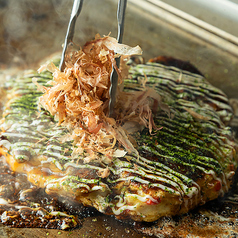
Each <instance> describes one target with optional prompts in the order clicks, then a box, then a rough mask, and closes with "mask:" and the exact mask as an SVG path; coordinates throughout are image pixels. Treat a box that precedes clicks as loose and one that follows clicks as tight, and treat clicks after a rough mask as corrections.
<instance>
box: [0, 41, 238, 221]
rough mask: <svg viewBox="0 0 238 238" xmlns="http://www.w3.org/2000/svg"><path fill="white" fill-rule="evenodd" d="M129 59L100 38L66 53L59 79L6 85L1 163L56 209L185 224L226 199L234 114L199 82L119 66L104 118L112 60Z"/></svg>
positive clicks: (177, 72)
mask: <svg viewBox="0 0 238 238" xmlns="http://www.w3.org/2000/svg"><path fill="white" fill-rule="evenodd" d="M135 53H139V51H138V48H137V49H135V48H128V47H126V46H124V45H120V44H118V43H117V42H115V40H114V39H112V38H110V37H104V38H98V39H96V40H94V41H92V42H89V43H87V44H86V45H85V46H84V48H83V49H82V50H80V51H78V52H74V53H71V54H70V55H69V56H68V61H67V62H66V68H65V70H64V72H60V71H59V70H58V68H57V67H56V66H54V64H53V63H49V64H47V65H46V66H43V67H42V68H41V71H42V70H43V69H45V70H44V71H43V72H40V73H37V72H33V71H31V72H29V71H28V72H27V73H25V75H24V76H23V77H18V78H16V79H14V80H9V81H7V82H6V90H7V97H8V101H7V103H6V104H5V107H4V110H3V118H2V120H1V124H0V128H1V132H0V155H1V158H2V159H3V160H4V161H6V163H7V164H8V165H9V167H10V168H11V170H13V171H15V172H17V173H21V174H25V175H26V176H27V180H28V181H29V182H30V183H32V184H33V185H34V186H37V187H39V188H42V189H44V190H45V192H46V193H47V194H49V195H50V196H53V197H56V198H57V199H60V198H67V199H68V200H72V201H75V202H78V203H80V204H83V205H84V206H91V207H94V208H96V209H97V210H98V211H100V212H102V213H104V214H108V215H114V216H115V217H116V218H118V219H133V220H136V221H147V222H152V221H155V220H157V219H159V218H160V217H162V216H173V215H177V214H183V213H186V212H188V211H190V210H191V209H193V208H195V207H197V206H199V205H202V204H204V203H206V202H207V201H210V200H213V199H216V198H217V197H219V196H223V195H224V193H226V192H228V190H229V188H230V186H231V184H232V179H233V177H234V174H235V170H236V168H237V159H238V157H237V151H238V149H237V143H236V141H235V139H234V137H233V133H232V131H231V129H230V127H229V122H230V121H231V119H232V116H233V112H232V108H231V107H230V105H229V103H228V99H227V97H226V95H225V94H224V93H223V92H222V91H221V90H219V89H217V88H215V87H213V86H212V85H211V84H210V83H208V82H207V81H206V80H205V78H204V77H203V76H202V75H199V74H195V73H191V72H188V71H185V70H181V69H178V68H176V67H172V66H165V65H162V64H159V63H157V62H154V61H152V62H148V63H146V64H138V65H133V66H131V67H130V68H129V69H128V68H127V66H126V65H123V64H122V66H123V67H124V68H121V69H117V72H118V74H119V79H120V80H121V82H123V83H121V84H120V85H119V86H118V95H117V102H116V106H115V115H114V117H113V118H109V117H108V116H107V112H108V111H107V110H108V102H109V93H108V92H109V86H110V73H111V70H112V64H114V58H115V56H116V57H117V56H118V55H131V54H135ZM114 65H115V64H114ZM128 70H129V74H127V71H128Z"/></svg>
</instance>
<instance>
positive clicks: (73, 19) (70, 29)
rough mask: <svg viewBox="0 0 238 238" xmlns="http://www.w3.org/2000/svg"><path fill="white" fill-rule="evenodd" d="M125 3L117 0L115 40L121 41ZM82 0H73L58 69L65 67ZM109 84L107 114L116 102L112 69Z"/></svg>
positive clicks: (123, 0)
mask: <svg viewBox="0 0 238 238" xmlns="http://www.w3.org/2000/svg"><path fill="white" fill-rule="evenodd" d="M126 4H127V0H119V2H118V7H117V23H118V34H117V41H118V42H119V43H122V37H123V31H124V19H125V12H126ZM82 6H83V0H74V4H73V8H72V12H71V16H70V20H69V25H68V29H67V33H66V37H65V41H64V47H63V51H62V56H61V61H60V65H59V69H60V71H63V70H64V68H65V53H66V50H67V47H68V45H69V44H70V43H71V42H72V41H73V37H74V29H75V23H76V20H77V18H78V16H79V14H80V12H81V10H82ZM116 64H117V67H118V68H119V66H120V58H116ZM110 81H111V86H110V91H109V95H110V101H109V116H110V117H111V116H113V109H114V106H115V102H116V91H117V83H118V75H117V73H116V70H115V69H114V67H113V69H112V73H111V76H110Z"/></svg>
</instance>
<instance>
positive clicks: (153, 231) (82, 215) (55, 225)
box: [0, 142, 238, 238]
mask: <svg viewBox="0 0 238 238" xmlns="http://www.w3.org/2000/svg"><path fill="white" fill-rule="evenodd" d="M155 143H156V142H155ZM0 156H1V155H0ZM150 156H151V157H150ZM144 157H145V158H147V159H149V160H151V161H154V160H155V157H153V156H152V154H151V153H148V151H147V152H144ZM2 159H3V160H4V158H3V157H2ZM169 167H171V168H172V169H173V164H172V163H170V164H169ZM184 168H185V166H181V170H180V172H181V173H183V169H184ZM71 169H74V168H73V167H72V168H71ZM174 169H175V168H174ZM184 171H185V172H186V171H189V168H186V169H184ZM50 173H51V171H50V170H49V171H48V170H44V171H43V176H44V175H45V176H47V175H50ZM77 176H79V177H80V178H91V177H95V176H96V174H92V170H87V169H84V170H83V169H82V170H80V174H77ZM193 176H195V177H193V179H197V177H196V176H199V174H198V173H194V174H193ZM200 176H201V174H200ZM131 183H134V184H136V182H135V181H131ZM0 184H1V187H0V199H1V206H0V218H1V222H2V223H3V224H4V225H7V226H9V227H16V228H27V227H28V228H47V229H48V228H52V229H61V230H71V231H72V230H73V231H74V232H78V235H79V234H87V235H85V236H82V237H96V236H95V234H96V233H95V232H97V236H98V237H113V236H114V237H126V236H130V237H138V238H139V237H147V236H148V237H222V236H224V237H232V236H233V237H236V236H237V235H238V229H237V225H238V213H237V210H238V205H237V204H238V198H237V197H238V195H236V191H237V183H236V182H235V183H234V186H233V188H232V189H231V191H230V192H229V193H228V194H227V195H226V196H225V197H223V198H219V199H216V200H214V201H212V202H208V203H207V204H205V205H204V206H201V207H199V208H196V209H195V210H193V211H191V212H189V213H186V214H184V215H181V216H174V217H163V218H161V219H159V220H157V221H155V222H149V223H147V222H135V221H132V220H121V221H120V220H117V219H115V218H114V217H113V216H106V215H103V214H101V213H99V212H98V211H96V210H95V209H93V208H88V207H84V206H82V205H80V204H78V203H76V202H73V201H70V200H69V198H62V197H58V196H54V195H53V194H51V196H49V195H48V194H46V193H45V192H44V190H43V189H40V188H37V187H36V186H34V185H32V184H31V183H30V182H28V180H27V177H26V175H24V174H17V173H14V172H12V171H11V170H10V169H9V167H8V165H7V164H5V163H4V161H3V162H1V166H0ZM138 189H139V184H138ZM142 189H143V186H142ZM145 189H146V188H145ZM117 218H118V219H120V215H119V216H117ZM124 218H125V217H124ZM98 226H102V228H98ZM100 229H101V230H100ZM99 230H100V231H99ZM90 232H91V233H90ZM138 232H139V233H138ZM68 234H70V233H68ZM74 234H76V233H74Z"/></svg>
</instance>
